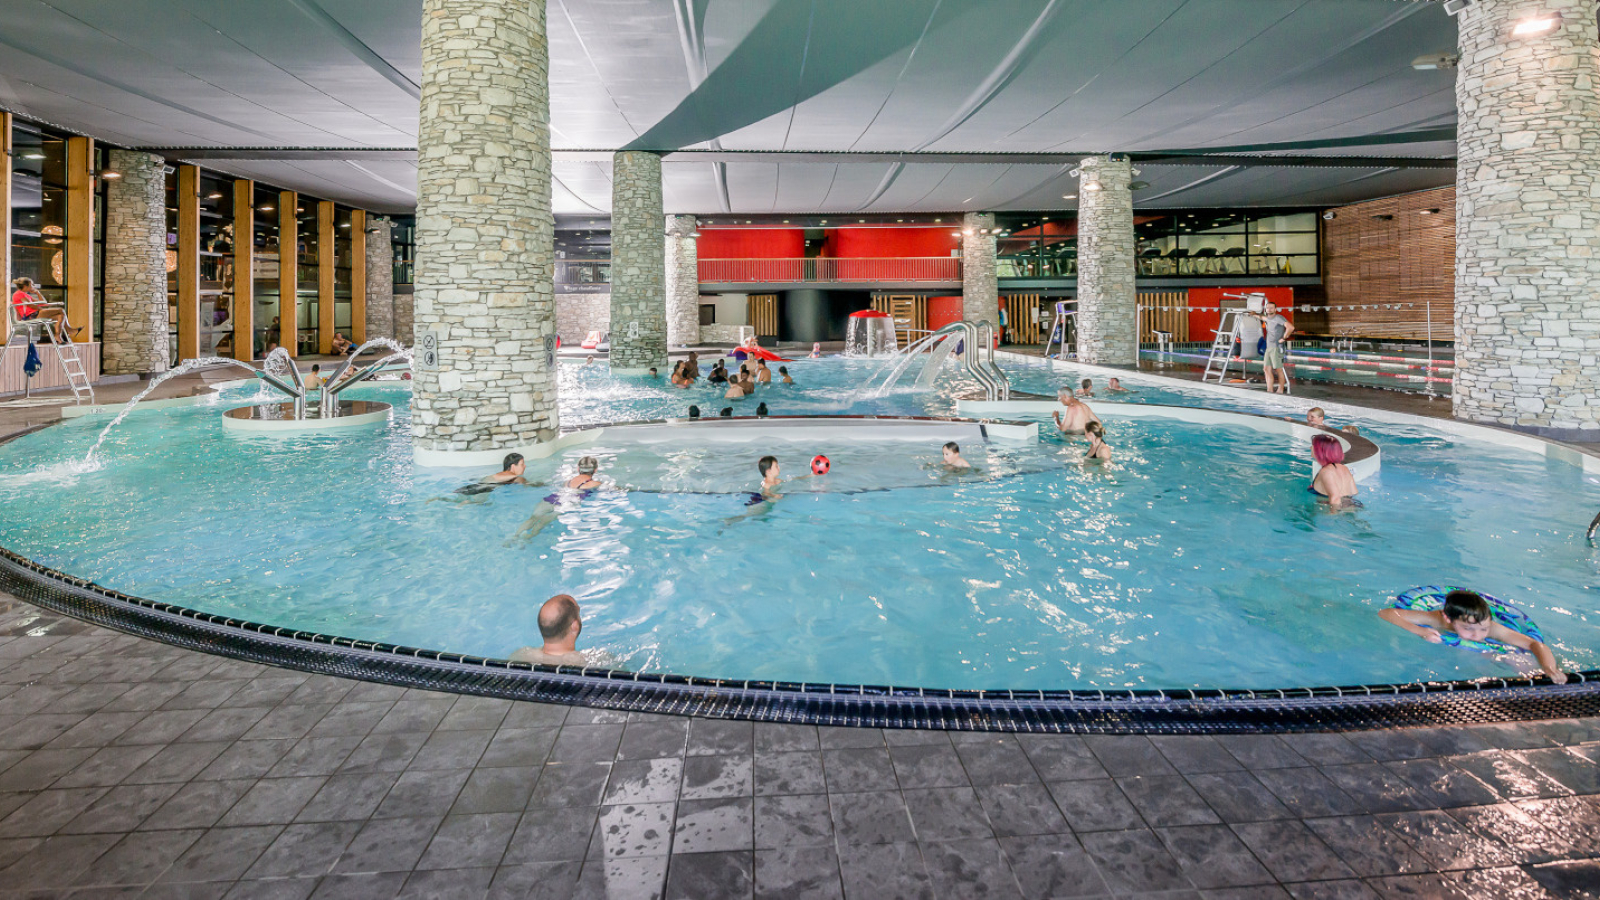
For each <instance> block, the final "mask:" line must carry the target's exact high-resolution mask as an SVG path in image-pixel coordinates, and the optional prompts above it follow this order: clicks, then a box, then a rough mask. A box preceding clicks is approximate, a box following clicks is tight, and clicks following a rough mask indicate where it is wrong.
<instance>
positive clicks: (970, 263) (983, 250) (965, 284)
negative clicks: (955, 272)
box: [961, 213, 1000, 328]
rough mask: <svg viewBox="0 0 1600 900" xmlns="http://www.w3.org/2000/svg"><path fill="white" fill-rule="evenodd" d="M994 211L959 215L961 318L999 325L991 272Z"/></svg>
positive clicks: (996, 290)
mask: <svg viewBox="0 0 1600 900" xmlns="http://www.w3.org/2000/svg"><path fill="white" fill-rule="evenodd" d="M994 257H995V236H994V213H967V214H966V215H964V216H962V217H961V318H963V319H966V320H967V321H968V322H981V321H983V320H984V319H988V320H989V321H990V322H992V323H994V325H995V327H997V328H998V327H999V326H1000V280H999V278H998V276H997V275H996V274H995V263H994Z"/></svg>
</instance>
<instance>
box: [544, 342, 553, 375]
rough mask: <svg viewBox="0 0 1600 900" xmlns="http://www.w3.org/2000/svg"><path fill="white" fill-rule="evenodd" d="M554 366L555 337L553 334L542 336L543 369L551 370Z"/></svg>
mask: <svg viewBox="0 0 1600 900" xmlns="http://www.w3.org/2000/svg"><path fill="white" fill-rule="evenodd" d="M555 366H556V336H555V335H553V334H547V335H545V336H544V367H545V368H547V369H553V368H555Z"/></svg>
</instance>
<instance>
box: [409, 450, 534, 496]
mask: <svg viewBox="0 0 1600 900" xmlns="http://www.w3.org/2000/svg"><path fill="white" fill-rule="evenodd" d="M527 469H528V463H527V461H526V460H524V459H523V458H522V454H521V453H507V454H506V458H505V460H504V461H502V462H501V464H500V471H498V472H496V473H494V474H493V475H485V476H483V477H482V478H480V479H478V480H477V481H474V482H473V483H471V484H464V485H462V486H461V487H458V488H456V489H455V490H454V491H453V492H452V493H454V494H455V495H456V496H455V497H435V498H433V500H455V501H456V502H461V501H460V500H459V499H458V498H471V499H468V500H467V501H466V502H469V503H477V502H480V501H483V500H487V499H489V498H488V497H487V496H485V495H486V494H488V493H489V492H490V491H493V490H494V489H495V488H497V487H500V486H502V485H507V484H531V482H529V481H528V479H526V478H523V477H522V473H523V472H525V471H527ZM433 500H430V501H428V502H429V503H432V502H433Z"/></svg>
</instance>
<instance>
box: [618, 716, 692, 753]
mask: <svg viewBox="0 0 1600 900" xmlns="http://www.w3.org/2000/svg"><path fill="white" fill-rule="evenodd" d="M688 740H689V720H688V719H664V720H656V721H650V722H629V723H628V724H627V725H626V726H624V728H623V731H622V742H621V744H620V745H619V746H618V748H617V759H663V758H672V759H681V758H682V757H683V755H684V749H685V747H686V745H687V743H688Z"/></svg>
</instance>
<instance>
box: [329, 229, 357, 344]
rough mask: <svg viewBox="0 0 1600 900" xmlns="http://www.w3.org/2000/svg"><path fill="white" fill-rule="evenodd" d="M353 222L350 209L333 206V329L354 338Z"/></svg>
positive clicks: (337, 332)
mask: <svg viewBox="0 0 1600 900" xmlns="http://www.w3.org/2000/svg"><path fill="white" fill-rule="evenodd" d="M351 222H352V219H351V211H350V210H349V209H346V208H345V207H342V206H335V207H334V208H333V330H334V332H335V333H336V334H342V335H344V336H345V337H346V338H347V339H352V340H353V339H354V338H355V335H353V334H352V333H351V331H352V329H353V328H354V319H353V318H352V317H353V316H354V315H355V307H354V306H353V305H352V302H351V301H352V296H351V293H350V290H351V284H350V263H351V259H352V253H353V252H354V250H353V248H354V246H355V245H354V244H353V243H352V242H351V240H350V228H351Z"/></svg>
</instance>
